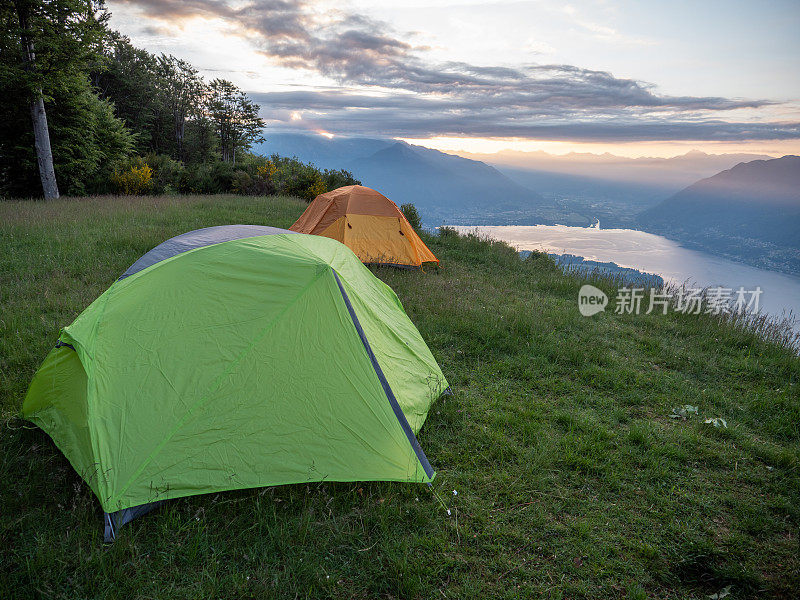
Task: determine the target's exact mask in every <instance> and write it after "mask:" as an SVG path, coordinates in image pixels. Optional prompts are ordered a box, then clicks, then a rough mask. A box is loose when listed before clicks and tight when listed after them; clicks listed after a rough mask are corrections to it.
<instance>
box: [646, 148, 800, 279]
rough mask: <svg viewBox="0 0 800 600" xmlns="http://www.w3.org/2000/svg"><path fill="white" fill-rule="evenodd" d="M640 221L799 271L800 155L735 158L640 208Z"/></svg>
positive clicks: (704, 244)
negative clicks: (744, 160)
mask: <svg viewBox="0 0 800 600" xmlns="http://www.w3.org/2000/svg"><path fill="white" fill-rule="evenodd" d="M639 223H640V224H641V225H642V226H643V227H644V228H646V229H648V230H649V231H654V232H656V233H662V234H664V235H667V236H669V237H674V238H677V239H679V240H682V241H685V242H690V243H694V244H696V245H699V246H701V247H703V248H704V249H706V250H711V251H718V252H719V253H722V254H727V255H731V256H737V257H739V258H747V259H749V262H754V263H755V264H759V265H761V266H770V268H775V269H780V270H788V271H791V272H798V271H800V157H799V156H784V157H783V158H776V159H771V160H754V161H751V162H747V163H741V164H738V165H736V166H735V167H733V168H732V169H728V170H726V171H722V172H721V173H717V174H716V175H714V176H713V177H709V178H707V179H703V180H701V181H698V182H697V183H694V184H693V185H690V186H689V187H687V188H686V189H684V190H681V191H680V192H678V193H677V194H675V195H673V196H671V197H670V198H667V199H666V200H664V201H663V202H661V203H660V204H658V205H656V206H654V207H653V208H650V209H648V210H646V211H644V212H643V213H642V214H641V215H640V216H639ZM766 260H769V261H770V263H771V264H769V265H767V264H766V263H764V261H766Z"/></svg>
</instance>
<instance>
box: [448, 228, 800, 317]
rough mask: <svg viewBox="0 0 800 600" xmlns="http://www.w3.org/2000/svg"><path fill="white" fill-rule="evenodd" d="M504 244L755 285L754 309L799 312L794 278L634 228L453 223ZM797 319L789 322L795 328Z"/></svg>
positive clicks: (678, 279) (669, 278)
mask: <svg viewBox="0 0 800 600" xmlns="http://www.w3.org/2000/svg"><path fill="white" fill-rule="evenodd" d="M455 229H457V230H458V231H460V232H461V233H467V232H477V233H478V234H479V235H486V236H489V237H491V238H494V239H498V240H502V241H504V242H507V243H509V244H510V245H511V246H513V247H514V248H516V249H517V250H541V251H544V252H554V253H558V254H575V255H577V256H582V257H584V258H585V259H587V260H594V261H599V262H614V263H617V264H618V265H619V266H621V267H628V268H632V269H638V270H639V271H644V272H647V273H655V274H657V275H660V276H661V277H663V278H664V280H665V281H666V282H668V283H674V284H677V285H682V284H686V285H687V287H707V286H712V287H716V286H723V287H727V288H732V289H734V290H736V289H738V288H739V287H740V286H744V288H745V289H746V290H752V289H755V288H756V287H760V288H761V290H762V293H761V296H760V307H761V310H762V312H767V313H769V314H771V315H775V316H778V317H783V316H790V315H791V316H797V315H800V277H796V276H793V275H785V274H783V273H776V272H773V271H765V270H764V269H758V268H756V267H751V266H748V265H745V264H742V263H738V262H734V261H731V260H727V259H725V258H719V257H717V256H713V255H711V254H708V253H706V252H701V251H699V250H690V249H688V248H684V247H683V246H681V245H680V244H678V243H677V242H673V241H672V240H668V239H667V238H664V237H661V236H660V235H654V234H652V233H645V232H644V231H637V230H635V229H600V228H595V227H567V226H564V225H533V226H516V225H486V226H479V227H475V226H457V227H455ZM798 328H800V321H796V322H795V329H798Z"/></svg>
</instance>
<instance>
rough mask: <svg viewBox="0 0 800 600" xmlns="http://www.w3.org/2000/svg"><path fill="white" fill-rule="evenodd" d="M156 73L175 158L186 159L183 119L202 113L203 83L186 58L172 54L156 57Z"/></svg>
mask: <svg viewBox="0 0 800 600" xmlns="http://www.w3.org/2000/svg"><path fill="white" fill-rule="evenodd" d="M158 75H159V79H160V82H161V83H162V90H161V92H162V93H163V94H164V103H165V104H166V105H167V106H168V107H169V112H170V113H171V115H172V122H173V131H174V133H175V146H176V149H175V153H174V157H175V158H177V159H179V160H185V158H186V156H185V151H184V145H183V141H184V137H185V133H186V120H187V118H189V117H192V116H199V115H200V114H201V102H202V100H203V94H204V92H205V84H204V83H203V80H202V78H201V77H200V76H199V75H198V74H197V69H195V68H194V67H193V66H192V65H190V64H189V63H188V62H186V61H185V60H181V59H179V58H175V57H174V56H172V55H169V56H167V55H164V54H162V55H161V56H159V57H158Z"/></svg>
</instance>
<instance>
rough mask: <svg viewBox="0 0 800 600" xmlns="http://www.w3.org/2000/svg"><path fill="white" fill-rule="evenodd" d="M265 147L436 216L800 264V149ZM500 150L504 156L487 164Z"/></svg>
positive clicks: (309, 143) (272, 140) (309, 138)
mask: <svg viewBox="0 0 800 600" xmlns="http://www.w3.org/2000/svg"><path fill="white" fill-rule="evenodd" d="M254 150H255V151H256V152H258V153H261V154H266V155H269V154H274V153H276V154H280V155H282V156H297V157H298V158H300V159H301V160H304V161H309V162H313V163H315V164H316V165H317V166H319V167H322V168H329V169H347V170H348V171H352V172H353V174H354V175H355V176H356V178H358V179H360V180H361V181H362V183H363V184H364V185H367V186H369V187H372V188H375V189H377V190H379V191H381V192H382V193H384V194H385V195H387V196H388V197H389V198H391V199H392V200H394V201H395V202H396V203H397V204H405V203H409V202H410V203H413V204H414V205H416V207H417V208H418V210H419V211H420V214H421V215H422V219H423V223H425V224H426V225H428V226H437V225H441V224H454V225H535V224H545V225H552V224H563V225H574V226H583V227H585V226H588V225H591V224H593V223H595V222H596V221H597V220H599V221H600V225H601V226H602V227H604V228H608V227H627V228H638V229H645V230H647V231H650V232H653V233H659V234H662V235H665V236H666V237H670V238H672V239H675V240H678V241H680V242H682V243H684V244H685V245H687V246H690V247H695V248H699V249H703V250H706V251H709V252H712V253H715V254H718V255H722V256H726V257H729V258H733V259H736V260H741V261H744V262H748V263H750V264H753V265H755V266H760V267H763V268H768V269H772V270H778V271H784V272H790V273H797V274H800V157H797V156H785V157H783V158H780V159H773V158H770V157H762V156H760V155H752V154H721V155H714V154H705V153H703V152H697V151H692V152H688V153H686V154H684V155H682V156H676V157H673V158H635V159H634V158H624V157H619V156H613V155H610V154H605V155H594V154H577V153H573V154H570V155H566V156H554V155H550V154H547V153H544V152H516V153H515V152H504V153H500V154H498V155H469V158H465V157H463V156H456V155H453V154H447V153H445V152H439V151H437V150H432V149H430V148H425V147H423V146H415V145H411V144H407V143H405V142H401V141H397V140H386V139H374V138H342V137H335V138H333V139H328V138H326V137H323V136H321V135H316V134H301V133H269V134H267V141H265V142H263V143H261V144H260V145H258V146H257V147H256V148H254ZM476 157H480V158H483V159H485V160H475V158H476ZM492 159H493V160H496V161H503V162H502V163H501V162H497V163H496V164H495V165H490V164H487V162H486V160H492ZM720 171H721V172H720ZM698 179H699V180H700V181H698ZM695 182H696V183H695ZM665 198H666V200H665Z"/></svg>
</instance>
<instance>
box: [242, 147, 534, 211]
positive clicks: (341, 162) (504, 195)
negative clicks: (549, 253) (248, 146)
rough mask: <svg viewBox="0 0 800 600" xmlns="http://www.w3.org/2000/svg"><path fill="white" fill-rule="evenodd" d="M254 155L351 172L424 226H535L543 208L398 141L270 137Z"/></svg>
mask: <svg viewBox="0 0 800 600" xmlns="http://www.w3.org/2000/svg"><path fill="white" fill-rule="evenodd" d="M254 150H255V151H256V152H258V153H261V154H267V155H268V154H273V153H276V154H280V155H282V156H297V157H298V158H300V159H301V160H304V161H309V162H313V163H315V164H316V165H317V166H319V167H322V168H327V169H347V170H348V171H352V172H353V174H354V175H355V176H356V178H358V179H360V180H361V182H362V183H363V184H364V185H366V186H369V187H372V188H375V189H377V190H378V191H380V192H381V193H383V194H384V195H386V196H388V197H389V198H391V199H392V200H394V202H395V203H396V204H398V205H399V204H405V203H407V202H410V203H413V204H414V205H416V207H417V209H418V210H419V211H420V214H421V215H422V218H423V221H424V222H425V223H427V224H428V225H440V224H442V223H458V224H464V225H469V224H495V225H497V224H507V223H514V222H520V221H535V220H536V219H537V218H538V215H540V214H541V212H542V210H543V209H544V208H546V207H547V205H548V203H547V201H545V200H544V199H543V198H542V197H541V196H540V195H539V194H537V193H536V192H534V191H532V190H530V189H527V188H525V187H524V186H522V185H520V184H519V183H516V182H515V181H512V180H511V179H510V178H509V177H507V176H506V175H504V174H502V173H500V172H499V171H498V170H497V169H495V168H494V167H490V166H489V165H487V164H485V163H483V162H480V161H476V160H471V159H467V158H462V157H460V156H455V155H452V154H446V153H444V152H439V151H437V150H431V149H430V148H425V147H422V146H413V145H410V144H407V143H405V142H400V141H397V140H378V139H371V138H333V139H327V138H325V137H322V136H319V135H313V136H311V135H304V134H291V133H286V134H271V135H269V136H268V138H267V140H266V141H265V142H263V143H261V144H259V145H258V146H257V147H256V148H254Z"/></svg>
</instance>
